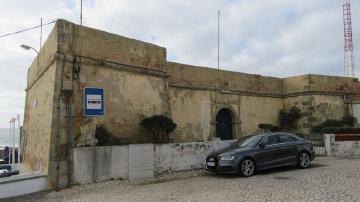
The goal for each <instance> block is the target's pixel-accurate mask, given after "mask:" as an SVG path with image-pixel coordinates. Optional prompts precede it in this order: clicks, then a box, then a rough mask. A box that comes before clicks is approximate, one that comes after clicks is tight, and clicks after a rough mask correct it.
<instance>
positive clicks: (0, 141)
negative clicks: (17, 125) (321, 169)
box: [0, 128, 19, 147]
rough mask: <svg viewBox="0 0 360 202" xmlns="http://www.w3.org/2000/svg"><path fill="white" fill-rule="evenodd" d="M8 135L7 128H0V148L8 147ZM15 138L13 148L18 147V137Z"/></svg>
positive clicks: (8, 130)
mask: <svg viewBox="0 0 360 202" xmlns="http://www.w3.org/2000/svg"><path fill="white" fill-rule="evenodd" d="M9 133H10V129H9V128H0V147H5V146H9ZM15 138H16V140H15V142H16V144H15V146H17V145H18V143H17V142H18V141H19V138H18V136H16V137H15Z"/></svg>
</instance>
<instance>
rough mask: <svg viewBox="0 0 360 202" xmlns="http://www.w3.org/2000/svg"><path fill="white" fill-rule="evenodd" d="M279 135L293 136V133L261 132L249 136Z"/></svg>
mask: <svg viewBox="0 0 360 202" xmlns="http://www.w3.org/2000/svg"><path fill="white" fill-rule="evenodd" d="M279 134H284V135H293V134H291V133H287V132H259V133H253V134H251V135H249V136H261V137H263V136H266V135H279Z"/></svg>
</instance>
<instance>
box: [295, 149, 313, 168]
mask: <svg viewBox="0 0 360 202" xmlns="http://www.w3.org/2000/svg"><path fill="white" fill-rule="evenodd" d="M298 163H299V167H300V168H308V167H309V166H310V156H309V154H308V153H306V152H301V153H300V154H299V158H298Z"/></svg>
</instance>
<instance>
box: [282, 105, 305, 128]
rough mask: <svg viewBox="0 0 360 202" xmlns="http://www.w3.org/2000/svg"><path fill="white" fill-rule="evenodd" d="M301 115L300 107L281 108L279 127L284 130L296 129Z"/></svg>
mask: <svg viewBox="0 0 360 202" xmlns="http://www.w3.org/2000/svg"><path fill="white" fill-rule="evenodd" d="M301 117H302V115H301V110H300V109H299V108H298V107H295V106H293V107H291V108H290V109H289V110H280V111H279V114H278V122H279V128H280V129H281V130H283V131H292V130H295V129H297V127H298V121H299V119H300V118H301Z"/></svg>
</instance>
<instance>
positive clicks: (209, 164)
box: [206, 162, 215, 166]
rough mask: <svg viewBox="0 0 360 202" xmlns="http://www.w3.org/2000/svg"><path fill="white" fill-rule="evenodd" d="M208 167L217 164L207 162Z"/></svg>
mask: <svg viewBox="0 0 360 202" xmlns="http://www.w3.org/2000/svg"><path fill="white" fill-rule="evenodd" d="M206 165H208V166H215V162H207V164H206Z"/></svg>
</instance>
